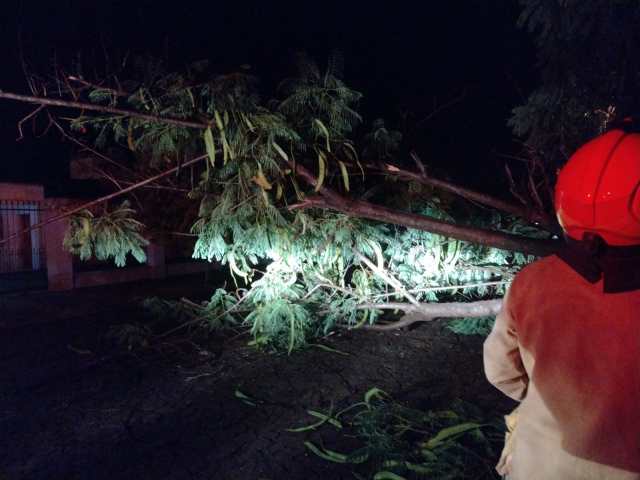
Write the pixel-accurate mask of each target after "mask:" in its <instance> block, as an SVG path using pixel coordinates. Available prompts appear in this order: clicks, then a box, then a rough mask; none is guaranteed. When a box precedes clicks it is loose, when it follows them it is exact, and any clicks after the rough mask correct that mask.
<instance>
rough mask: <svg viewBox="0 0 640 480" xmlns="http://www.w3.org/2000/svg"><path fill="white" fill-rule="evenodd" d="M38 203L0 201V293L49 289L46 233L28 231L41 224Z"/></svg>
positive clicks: (40, 211) (40, 212)
mask: <svg viewBox="0 0 640 480" xmlns="http://www.w3.org/2000/svg"><path fill="white" fill-rule="evenodd" d="M41 218H42V206H41V205H40V203H38V202H29V201H6V200H0V239H5V238H9V237H12V236H13V235H16V236H15V237H14V238H12V239H11V240H9V241H8V242H4V243H1V244H0V293H2V292H7V291H19V290H26V289H32V288H46V285H47V284H46V277H47V276H46V265H47V262H46V257H45V248H44V247H45V242H44V233H43V230H42V229H40V228H38V229H34V230H29V231H28V232H26V233H21V232H24V231H25V230H27V229H29V228H31V227H33V226H34V225H36V224H38V223H40V221H41Z"/></svg>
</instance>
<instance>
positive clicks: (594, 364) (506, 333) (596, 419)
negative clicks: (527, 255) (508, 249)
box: [484, 256, 640, 480]
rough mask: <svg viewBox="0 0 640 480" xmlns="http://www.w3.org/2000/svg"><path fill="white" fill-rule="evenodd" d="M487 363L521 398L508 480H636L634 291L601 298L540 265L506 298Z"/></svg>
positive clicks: (548, 261) (638, 425) (568, 273)
mask: <svg viewBox="0 0 640 480" xmlns="http://www.w3.org/2000/svg"><path fill="white" fill-rule="evenodd" d="M484 364H485V372H486V375H487V378H488V379H489V381H490V382H491V383H492V384H493V385H495V386H496V387H497V388H498V389H500V390H501V391H502V392H504V393H505V394H506V395H508V396H510V397H512V398H513V399H515V400H521V401H522V403H521V405H520V406H519V408H518V411H519V415H518V417H519V418H518V426H517V427H516V430H515V432H514V450H513V457H512V459H511V462H510V467H509V468H510V471H509V473H510V475H511V477H512V478H514V479H515V480H521V479H523V480H525V479H526V480H534V479H541V480H542V479H554V480H555V479H562V480H570V479H574V478H575V479H594V480H595V479H598V480H601V479H625V480H627V479H628V480H632V479H633V480H638V479H640V290H635V291H632V292H625V293H615V294H604V293H602V280H600V281H599V282H597V283H593V284H592V283H589V282H587V281H586V280H584V279H583V278H582V277H581V276H580V275H578V274H577V273H576V272H575V271H574V270H573V269H571V268H570V267H569V266H568V265H566V264H565V263H564V262H563V261H562V260H560V259H559V258H558V257H555V256H551V257H547V258H545V259H542V260H539V261H537V262H535V263H533V264H531V265H529V266H527V267H526V268H524V269H523V270H522V271H521V272H520V273H519V274H518V275H517V276H516V278H515V280H514V281H513V284H512V285H511V288H510V289H509V291H508V293H507V295H506V296H505V299H504V303H503V307H502V311H501V312H500V314H499V315H498V317H497V319H496V323H495V325H494V328H493V330H492V332H491V334H490V335H489V337H488V338H487V340H486V341H485V344H484Z"/></svg>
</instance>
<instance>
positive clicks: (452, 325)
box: [447, 317, 496, 336]
mask: <svg viewBox="0 0 640 480" xmlns="http://www.w3.org/2000/svg"><path fill="white" fill-rule="evenodd" d="M495 320H496V319H495V317H479V318H456V319H454V320H449V322H448V324H447V328H448V329H449V330H451V331H452V332H453V333H457V334H458V335H482V336H487V335H489V333H491V329H492V328H493V324H494V322H495Z"/></svg>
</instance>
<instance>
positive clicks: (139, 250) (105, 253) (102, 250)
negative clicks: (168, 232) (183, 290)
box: [64, 201, 149, 267]
mask: <svg viewBox="0 0 640 480" xmlns="http://www.w3.org/2000/svg"><path fill="white" fill-rule="evenodd" d="M134 214H135V210H133V209H131V208H129V203H128V202H127V201H124V202H122V204H121V205H120V206H119V207H118V208H116V209H115V210H113V211H111V212H105V213H104V214H102V215H100V216H98V217H95V216H94V215H93V213H91V212H90V211H89V210H83V211H81V212H78V213H77V214H76V215H73V216H71V217H70V221H69V223H70V225H69V229H68V231H67V233H66V235H65V237H64V247H65V248H66V249H67V250H68V251H70V252H71V253H73V254H75V255H79V256H80V258H81V259H82V260H87V259H89V258H91V257H96V258H97V259H98V260H108V259H110V258H112V259H113V260H114V261H115V264H116V265H117V266H118V267H123V266H124V265H125V263H126V256H127V255H128V254H131V255H133V257H134V258H135V259H136V260H137V261H138V262H140V263H144V262H145V261H146V259H147V256H146V253H145V251H144V248H143V247H144V246H146V245H148V243H149V242H148V241H147V240H145V239H144V237H143V236H142V234H141V232H142V230H143V228H144V225H143V224H142V223H140V222H138V221H137V220H135V219H134V218H132V216H133V215H134Z"/></svg>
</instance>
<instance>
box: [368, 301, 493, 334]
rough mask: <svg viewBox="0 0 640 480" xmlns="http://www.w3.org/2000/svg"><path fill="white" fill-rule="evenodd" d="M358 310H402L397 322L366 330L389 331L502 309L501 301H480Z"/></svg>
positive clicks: (375, 306)
mask: <svg viewBox="0 0 640 480" xmlns="http://www.w3.org/2000/svg"><path fill="white" fill-rule="evenodd" d="M357 308H358V309H361V310H365V309H366V310H369V309H379V310H402V311H403V312H405V313H406V314H407V315H405V316H404V317H403V318H401V319H400V320H398V321H397V322H393V323H388V324H382V325H367V326H365V327H363V328H365V329H367V330H377V331H389V330H397V329H398V328H403V327H406V326H408V325H411V324H413V323H416V322H429V321H432V320H435V319H436V318H465V317H466V318H479V317H490V316H494V315H497V314H498V313H499V312H500V308H502V299H495V300H480V301H477V302H450V303H421V304H420V305H418V306H416V305H412V304H409V303H365V304H362V305H358V307H357Z"/></svg>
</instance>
